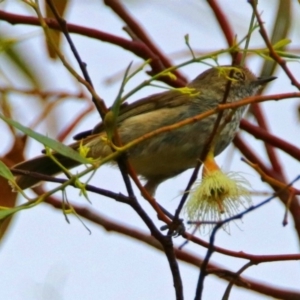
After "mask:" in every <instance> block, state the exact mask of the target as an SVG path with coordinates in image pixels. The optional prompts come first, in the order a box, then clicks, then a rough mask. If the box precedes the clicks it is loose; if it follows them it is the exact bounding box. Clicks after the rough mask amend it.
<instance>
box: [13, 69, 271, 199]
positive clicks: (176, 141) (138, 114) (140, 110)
mask: <svg viewBox="0 0 300 300" xmlns="http://www.w3.org/2000/svg"><path fill="white" fill-rule="evenodd" d="M229 76H230V77H229ZM275 78H276V77H267V78H257V77H256V76H255V75H253V74H252V73H251V72H250V71H249V70H248V69H247V68H244V67H239V66H235V67H230V66H222V67H216V68H211V69H208V70H206V71H205V72H203V73H202V74H200V75H199V76H198V77H196V78H195V79H194V80H193V81H191V82H190V83H189V84H188V85H187V88H188V91H189V92H188V93H185V92H182V91H180V90H170V91H167V92H163V93H159V94H154V95H151V96H148V97H146V98H143V99H141V100H138V101H136V102H134V103H132V104H129V105H127V106H123V107H121V109H120V113H119V116H118V118H117V128H118V132H119V136H120V138H121V141H122V143H123V145H125V144H126V143H128V142H130V141H132V140H134V139H136V138H139V137H141V136H143V135H144V134H146V133H149V132H151V131H153V130H156V129H159V128H161V127H163V126H167V125H172V124H175V123H178V122H180V121H182V120H185V119H187V118H190V117H193V116H196V115H199V114H201V113H203V112H205V111H208V110H210V109H213V108H215V107H216V106H217V105H218V104H220V103H221V102H222V100H223V98H224V93H225V90H226V86H227V83H228V80H231V86H230V91H229V94H228V97H227V101H226V102H227V103H230V102H236V101H239V100H241V99H243V98H246V97H249V96H253V95H255V94H256V93H257V92H258V90H259V88H260V87H261V86H263V85H265V84H266V83H268V82H269V81H271V80H274V79H275ZM244 110H245V107H240V108H238V109H237V110H236V111H235V113H234V115H233V116H232V118H231V119H230V121H229V122H228V123H227V124H226V125H225V126H224V128H223V129H222V131H221V132H220V134H219V135H218V137H217V139H216V143H215V155H218V154H220V153H221V152H222V151H223V150H224V149H225V148H226V147H227V146H228V144H229V143H230V142H231V141H232V139H233V138H234V136H235V133H236V132H237V130H238V127H239V122H240V120H241V118H242V114H243V111H244ZM229 113H230V110H226V111H225V112H224V114H223V117H222V121H221V122H224V121H225V118H226V115H227V116H228V114H229ZM216 118H217V115H216V114H214V115H211V116H209V117H208V118H205V119H203V120H200V121H198V122H193V123H190V124H188V125H185V126H183V127H180V128H178V129H176V130H172V131H168V132H164V133H161V134H158V135H156V136H154V137H152V138H150V139H148V140H145V141H143V142H141V143H140V144H138V145H136V146H135V147H133V148H131V149H130V150H129V151H128V159H129V161H130V163H131V164H132V166H133V167H134V169H135V171H136V172H137V174H139V175H141V176H142V177H143V178H144V179H146V180H147V182H146V185H145V187H146V189H147V190H148V191H149V192H150V193H151V194H154V192H155V190H156V188H157V186H158V185H159V184H160V183H161V182H163V181H165V180H166V179H168V178H171V177H174V176H176V175H178V174H180V173H182V172H183V171H185V170H187V169H189V168H193V167H195V165H196V164H197V160H198V159H199V156H200V154H201V153H202V151H203V147H204V146H205V144H206V142H207V140H208V138H209V136H210V135H211V132H212V130H213V127H214V124H215V121H216ZM100 136H104V137H105V136H106V132H105V130H104V125H103V123H100V124H98V125H97V126H96V127H95V128H94V129H93V130H91V131H87V132H84V133H82V134H79V135H77V139H78V138H80V139H81V138H82V142H83V144H84V145H86V146H88V147H89V148H90V150H89V153H88V157H92V158H99V157H105V156H107V155H109V154H110V153H112V151H111V148H110V146H109V145H108V144H107V143H106V142H105V141H103V139H101V138H99V137H100ZM79 144H80V142H76V143H74V144H72V145H70V147H72V148H73V149H78V148H79ZM54 155H55V157H56V158H57V159H58V160H59V162H60V163H61V164H63V165H64V166H65V167H66V168H68V169H71V168H74V167H76V166H78V165H79V164H80V163H79V162H77V161H74V160H72V159H70V158H68V157H65V156H62V155H61V154H59V153H55V154H54ZM14 169H21V170H27V171H31V172H38V173H42V174H46V175H51V176H52V175H56V174H58V173H60V172H61V169H60V167H59V166H58V165H57V164H55V163H54V162H53V160H51V158H49V157H47V156H45V155H41V156H38V157H36V158H33V159H31V160H28V161H25V162H22V163H20V164H18V165H16V166H14ZM17 183H18V184H19V186H20V187H21V188H23V189H26V188H29V187H32V186H34V185H36V184H37V183H38V179H36V178H33V177H30V176H25V175H22V176H18V177H17Z"/></svg>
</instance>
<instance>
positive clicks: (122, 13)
mask: <svg viewBox="0 0 300 300" xmlns="http://www.w3.org/2000/svg"><path fill="white" fill-rule="evenodd" d="M104 3H105V4H106V5H107V6H109V7H110V8H111V9H112V10H113V11H114V12H115V13H116V14H117V15H118V16H119V17H120V18H121V19H122V20H123V21H124V22H125V23H126V24H127V25H128V26H129V28H130V29H131V30H132V31H133V33H134V34H135V35H136V36H137V37H138V38H139V39H140V40H141V41H143V42H144V43H145V44H146V45H147V47H149V49H150V50H151V51H152V52H153V53H155V54H156V55H157V56H158V57H159V59H160V61H161V62H162V64H163V65H164V67H165V68H170V67H172V66H173V65H172V63H171V62H170V60H169V59H168V58H167V57H166V56H165V55H164V54H163V53H162V52H161V50H160V49H159V48H158V47H157V46H156V45H155V44H154V42H153V41H152V40H151V39H150V37H149V36H148V35H147V33H146V32H145V31H144V30H143V29H142V27H141V25H140V24H138V22H137V21H136V20H135V19H134V18H133V17H132V16H131V15H130V14H129V12H128V11H127V10H126V9H125V7H124V6H123V5H122V4H121V2H120V1H115V0H104ZM174 74H175V75H176V77H178V78H179V79H180V80H181V81H182V82H186V79H185V78H184V77H183V75H181V74H180V73H179V72H178V71H174ZM151 75H154V74H151Z"/></svg>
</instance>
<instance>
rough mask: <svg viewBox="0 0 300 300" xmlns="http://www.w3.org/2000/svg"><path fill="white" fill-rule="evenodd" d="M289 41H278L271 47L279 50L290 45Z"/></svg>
mask: <svg viewBox="0 0 300 300" xmlns="http://www.w3.org/2000/svg"><path fill="white" fill-rule="evenodd" d="M290 43H291V40H290V39H282V40H280V41H278V42H277V43H276V44H275V45H273V48H274V49H280V48H283V47H285V46H286V45H288V44H290Z"/></svg>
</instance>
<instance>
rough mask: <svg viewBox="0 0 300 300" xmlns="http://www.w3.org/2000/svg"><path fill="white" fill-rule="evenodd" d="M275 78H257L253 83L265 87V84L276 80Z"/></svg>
mask: <svg viewBox="0 0 300 300" xmlns="http://www.w3.org/2000/svg"><path fill="white" fill-rule="evenodd" d="M276 78H277V77H276V76H269V77H258V78H257V79H256V81H255V83H256V84H257V85H265V84H267V83H268V82H270V81H272V80H274V79H276Z"/></svg>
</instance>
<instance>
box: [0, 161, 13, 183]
mask: <svg viewBox="0 0 300 300" xmlns="http://www.w3.org/2000/svg"><path fill="white" fill-rule="evenodd" d="M0 176H2V177H4V178H5V179H7V180H10V181H14V175H13V174H12V173H11V171H10V170H9V168H8V167H7V166H6V165H5V164H4V163H3V162H2V161H1V160H0Z"/></svg>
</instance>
